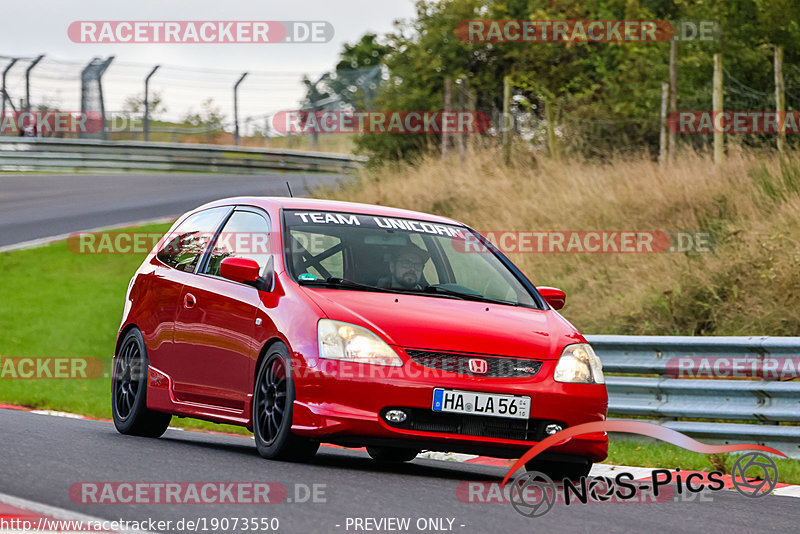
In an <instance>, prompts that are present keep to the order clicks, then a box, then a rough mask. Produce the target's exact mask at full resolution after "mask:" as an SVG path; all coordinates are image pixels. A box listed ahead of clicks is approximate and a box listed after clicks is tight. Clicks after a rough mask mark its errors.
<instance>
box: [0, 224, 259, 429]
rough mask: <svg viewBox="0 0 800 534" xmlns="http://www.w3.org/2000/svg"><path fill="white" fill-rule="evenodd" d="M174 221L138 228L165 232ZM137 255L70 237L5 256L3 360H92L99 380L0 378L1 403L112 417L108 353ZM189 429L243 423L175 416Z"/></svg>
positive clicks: (0, 308)
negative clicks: (74, 245)
mask: <svg viewBox="0 0 800 534" xmlns="http://www.w3.org/2000/svg"><path fill="white" fill-rule="evenodd" d="M169 226H170V225H169V224H158V225H148V226H142V227H140V228H137V229H136V231H142V232H165V231H166V230H167V229H169ZM143 259H144V255H140V254H113V255H110V254H107V255H90V254H75V253H73V252H70V250H69V249H68V248H67V243H66V241H59V242H56V243H53V244H50V245H47V246H44V247H39V248H33V249H25V250H15V251H10V252H4V253H0V272H1V273H3V274H2V281H1V282H0V303H2V305H0V358H14V357H94V358H100V359H101V360H102V361H103V364H104V375H103V376H102V377H101V378H96V379H88V380H72V379H69V380H68V379H49V380H48V379H41V380H32V379H9V378H5V379H0V402H2V403H7V404H17V405H21V406H28V407H31V408H40V409H50V410H59V411H66V412H73V413H79V414H84V415H88V416H91V417H99V418H105V419H110V418H111V405H110V395H111V393H110V392H111V379H110V374H111V357H112V356H113V354H114V341H115V339H116V333H117V329H118V328H119V324H120V321H121V319H122V306H123V301H124V299H125V291H126V290H127V287H128V281H129V280H130V278H131V276H132V275H133V273H134V271H135V270H136V268H137V267H138V266H139V265H140V264H141V262H142V260H143ZM173 424H176V425H177V426H182V427H187V428H205V429H213V430H218V431H235V432H246V430H244V429H241V428H240V427H235V426H230V425H216V424H213V423H208V422H205V421H196V420H191V419H177V418H176V419H175V420H174V421H173Z"/></svg>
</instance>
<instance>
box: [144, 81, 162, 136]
mask: <svg viewBox="0 0 800 534" xmlns="http://www.w3.org/2000/svg"><path fill="white" fill-rule="evenodd" d="M160 66H161V65H156V66H155V67H153V70H151V71H150V74H148V75H147V77H146V78H145V79H144V124H143V127H144V140H145V141H149V140H150V78H152V77H153V74H155V73H156V71H157V70H158V69H159V67H160Z"/></svg>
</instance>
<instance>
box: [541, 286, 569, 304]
mask: <svg viewBox="0 0 800 534" xmlns="http://www.w3.org/2000/svg"><path fill="white" fill-rule="evenodd" d="M536 289H538V290H539V293H541V295H542V297H544V300H545V301H546V302H547V303H548V304H549V305H550V306H552V307H553V309H554V310H560V309H561V308H563V307H564V304H565V303H566V302H567V295H566V293H564V292H563V291H561V290H560V289H556V288H554V287H546V286H542V287H537V288H536Z"/></svg>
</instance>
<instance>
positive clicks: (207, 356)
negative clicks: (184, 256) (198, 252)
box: [174, 207, 273, 410]
mask: <svg viewBox="0 0 800 534" xmlns="http://www.w3.org/2000/svg"><path fill="white" fill-rule="evenodd" d="M269 236H270V221H269V217H268V215H267V214H266V213H264V212H262V211H261V210H257V209H255V208H246V207H239V208H236V210H234V211H233V213H231V215H230V216H229V218H228V220H227V221H226V222H225V224H224V226H223V228H222V230H221V232H220V233H219V235H218V236H217V237H216V239H215V242H214V244H213V247H212V248H211V250H210V252H209V253H208V254H207V255H206V258H205V259H204V260H203V262H202V264H201V265H200V267H199V269H198V273H197V274H195V275H193V276H192V277H191V278H190V279H188V280H187V281H186V282H185V283H184V285H183V289H182V291H181V296H180V305H179V308H178V315H177V318H176V321H175V350H174V354H175V359H176V362H177V364H178V365H179V366H180V372H179V373H178V374H176V375H175V382H174V392H175V394H176V396H177V397H178V399H179V400H183V401H191V402H199V403H203V404H210V405H214V406H219V407H225V408H231V409H237V410H241V409H244V407H245V402H246V399H247V396H248V394H250V393H251V392H250V391H249V389H250V372H251V362H252V360H254V359H255V358H256V356H257V352H258V347H257V346H256V342H255V340H254V334H255V328H256V322H255V321H256V312H257V310H258V307H259V303H260V297H259V291H258V290H257V289H256V288H255V287H252V286H250V285H246V284H242V283H239V282H234V281H232V280H228V279H225V278H222V277H221V276H220V273H219V271H220V263H221V262H222V260H223V259H224V258H228V257H239V258H242V257H243V258H251V259H253V260H255V261H256V262H258V264H259V267H261V272H262V274H264V273H265V271H267V270H270V271H271V269H272V262H273V259H272V255H271V252H270V248H269V247H270V243H269Z"/></svg>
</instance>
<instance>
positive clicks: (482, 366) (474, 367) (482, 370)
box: [469, 358, 489, 375]
mask: <svg viewBox="0 0 800 534" xmlns="http://www.w3.org/2000/svg"><path fill="white" fill-rule="evenodd" d="M469 370H470V372H471V373H474V374H476V375H485V374H486V373H487V372H488V371H489V363H488V362H487V361H486V360H483V359H481V358H470V359H469Z"/></svg>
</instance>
